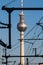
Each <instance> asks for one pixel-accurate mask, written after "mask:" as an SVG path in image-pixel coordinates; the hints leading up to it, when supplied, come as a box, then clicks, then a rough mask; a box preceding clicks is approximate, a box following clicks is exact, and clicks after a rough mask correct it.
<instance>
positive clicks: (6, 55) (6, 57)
mask: <svg viewBox="0 0 43 65" xmlns="http://www.w3.org/2000/svg"><path fill="white" fill-rule="evenodd" d="M5 58H6V65H7V49H6V48H5Z"/></svg>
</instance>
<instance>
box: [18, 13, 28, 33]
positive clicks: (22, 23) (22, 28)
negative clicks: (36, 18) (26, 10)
mask: <svg viewBox="0 0 43 65" xmlns="http://www.w3.org/2000/svg"><path fill="white" fill-rule="evenodd" d="M17 29H18V30H19V31H20V32H21V31H25V30H26V29H27V25H26V24H25V21H24V14H23V13H20V22H19V23H18V24H17Z"/></svg>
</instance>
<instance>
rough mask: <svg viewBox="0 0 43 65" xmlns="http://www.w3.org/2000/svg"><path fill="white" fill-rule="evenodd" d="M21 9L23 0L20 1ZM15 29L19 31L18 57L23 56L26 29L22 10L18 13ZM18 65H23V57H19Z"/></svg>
mask: <svg viewBox="0 0 43 65" xmlns="http://www.w3.org/2000/svg"><path fill="white" fill-rule="evenodd" d="M21 8H23V0H21ZM17 29H18V30H19V31H20V56H24V31H25V30H26V29H27V25H26V24H25V21H24V13H23V10H21V13H20V22H19V23H18V24H17ZM20 64H21V65H24V57H20Z"/></svg>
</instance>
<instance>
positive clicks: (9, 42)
mask: <svg viewBox="0 0 43 65" xmlns="http://www.w3.org/2000/svg"><path fill="white" fill-rule="evenodd" d="M9 47H10V48H11V13H9Z"/></svg>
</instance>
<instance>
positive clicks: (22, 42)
mask: <svg viewBox="0 0 43 65" xmlns="http://www.w3.org/2000/svg"><path fill="white" fill-rule="evenodd" d="M20 39H21V40H20V56H24V32H20ZM20 64H21V65H24V57H20Z"/></svg>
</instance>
